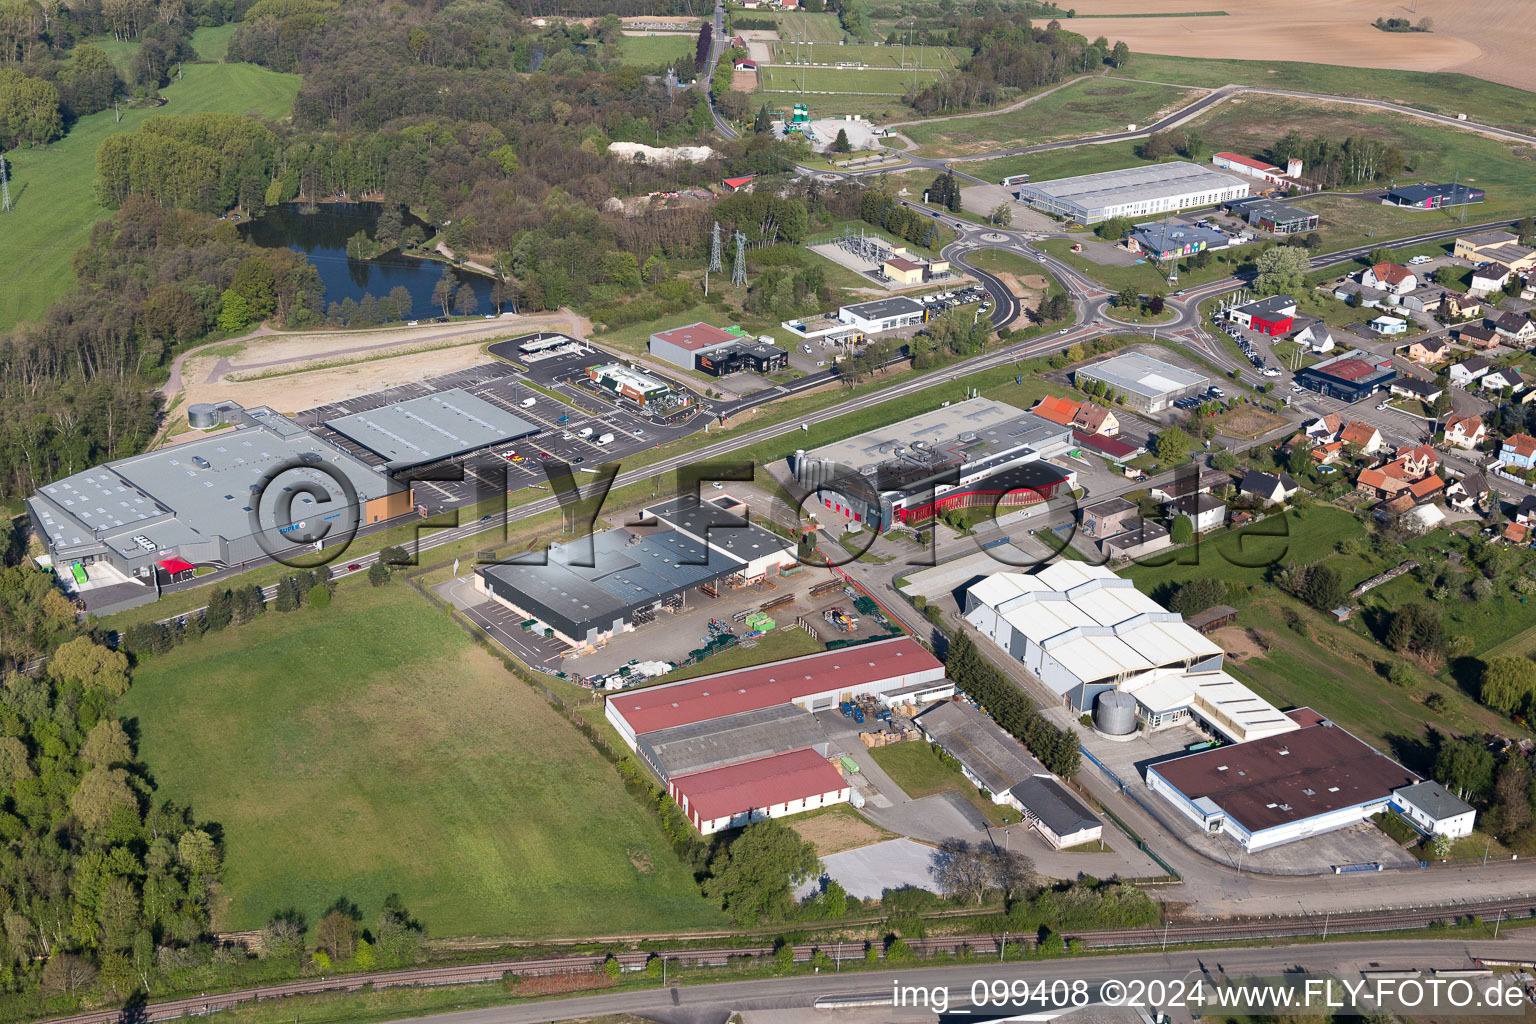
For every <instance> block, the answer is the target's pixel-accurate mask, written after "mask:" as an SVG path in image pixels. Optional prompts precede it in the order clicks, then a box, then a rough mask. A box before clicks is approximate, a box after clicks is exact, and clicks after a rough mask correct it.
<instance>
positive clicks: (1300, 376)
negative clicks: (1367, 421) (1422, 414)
mask: <svg viewBox="0 0 1536 1024" xmlns="http://www.w3.org/2000/svg"><path fill="white" fill-rule="evenodd" d="M1396 379H1397V369H1396V368H1395V367H1394V366H1393V365H1392V360H1391V359H1390V358H1387V357H1384V356H1378V355H1374V354H1372V353H1370V352H1366V351H1364V350H1362V349H1358V348H1357V349H1350V350H1349V351H1348V352H1345V353H1343V354H1341V355H1336V356H1334V357H1333V358H1332V359H1325V360H1323V361H1322V362H1320V363H1314V364H1313V365H1311V366H1308V367H1304V368H1303V369H1301V370H1298V371H1297V372H1296V383H1297V384H1300V385H1301V386H1302V387H1304V388H1307V389H1309V390H1312V391H1316V392H1317V393H1318V394H1320V395H1322V396H1324V397H1325V398H1337V399H1340V400H1342V401H1345V402H1359V401H1362V400H1364V399H1367V398H1370V397H1371V396H1372V395H1374V394H1376V393H1377V392H1378V391H1384V390H1387V389H1388V388H1390V387H1391V385H1392V382H1393V381H1394V380H1396Z"/></svg>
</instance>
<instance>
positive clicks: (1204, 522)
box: [1164, 494, 1227, 533]
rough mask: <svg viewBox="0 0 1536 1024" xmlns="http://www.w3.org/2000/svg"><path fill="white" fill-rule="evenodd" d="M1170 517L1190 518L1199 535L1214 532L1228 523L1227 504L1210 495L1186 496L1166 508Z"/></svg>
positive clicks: (1173, 501) (1169, 503)
mask: <svg viewBox="0 0 1536 1024" xmlns="http://www.w3.org/2000/svg"><path fill="white" fill-rule="evenodd" d="M1164 508H1166V509H1167V510H1168V515H1169V516H1170V517H1174V516H1188V517H1189V521H1190V522H1191V523H1192V524H1194V527H1195V531H1196V532H1197V533H1204V532H1205V531H1207V530H1214V529H1216V528H1217V527H1219V526H1221V524H1222V523H1224V522H1226V521H1227V503H1226V502H1224V501H1222V500H1220V499H1219V498H1213V497H1211V496H1210V495H1209V494H1186V495H1185V496H1184V497H1182V498H1175V499H1173V500H1172V501H1170V502H1168V503H1167V505H1165V506H1164Z"/></svg>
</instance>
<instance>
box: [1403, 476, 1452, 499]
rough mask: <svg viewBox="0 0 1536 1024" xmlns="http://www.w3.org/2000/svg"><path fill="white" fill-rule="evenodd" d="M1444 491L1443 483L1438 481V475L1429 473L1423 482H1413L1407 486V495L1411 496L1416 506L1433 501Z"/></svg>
mask: <svg viewBox="0 0 1536 1024" xmlns="http://www.w3.org/2000/svg"><path fill="white" fill-rule="evenodd" d="M1444 490H1445V481H1444V480H1441V479H1440V475H1439V474H1438V473H1431V474H1430V475H1429V476H1427V477H1425V478H1424V479H1423V480H1415V481H1414V482H1413V483H1411V484H1409V485H1408V493H1409V494H1411V495H1413V500H1414V501H1415V502H1416V503H1418V504H1423V503H1424V502H1426V501H1433V500H1434V499H1435V498H1437V497H1439V496H1440V494H1441V492H1443V491H1444Z"/></svg>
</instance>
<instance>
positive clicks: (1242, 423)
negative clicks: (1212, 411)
mask: <svg viewBox="0 0 1536 1024" xmlns="http://www.w3.org/2000/svg"><path fill="white" fill-rule="evenodd" d="M1284 424H1285V420H1284V419H1283V418H1282V417H1279V416H1276V415H1275V414H1274V413H1272V412H1266V411H1265V410H1263V409H1260V408H1257V407H1255V406H1252V405H1239V406H1237V407H1235V408H1233V409H1231V410H1229V411H1227V412H1224V413H1222V414H1221V415H1220V416H1218V417H1216V429H1217V430H1219V431H1221V432H1222V433H1223V434H1229V435H1231V436H1232V437H1258V436H1259V435H1260V434H1263V433H1265V432H1267V431H1270V430H1274V429H1275V428H1276V427H1279V426H1283V425H1284Z"/></svg>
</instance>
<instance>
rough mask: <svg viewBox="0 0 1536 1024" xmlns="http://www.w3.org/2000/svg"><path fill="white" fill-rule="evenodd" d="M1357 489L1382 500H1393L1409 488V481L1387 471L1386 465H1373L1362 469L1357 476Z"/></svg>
mask: <svg viewBox="0 0 1536 1024" xmlns="http://www.w3.org/2000/svg"><path fill="white" fill-rule="evenodd" d="M1355 490H1357V491H1359V492H1361V493H1362V494H1369V495H1370V496H1371V497H1373V498H1379V499H1381V500H1382V501H1391V500H1392V499H1393V498H1396V497H1397V496H1398V495H1400V494H1402V493H1403V492H1405V491H1407V490H1408V481H1407V480H1404V479H1403V478H1402V477H1401V476H1398V475H1395V474H1392V473H1389V472H1387V467H1385V466H1373V467H1370V468H1368V469H1362V470H1361V471H1360V475H1359V476H1357V477H1355Z"/></svg>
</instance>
